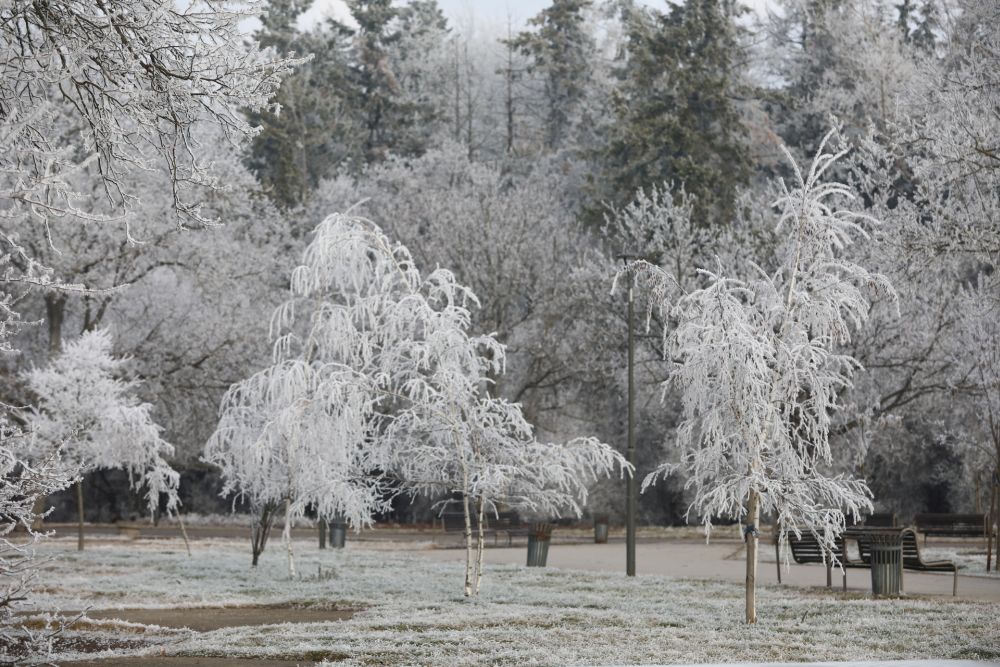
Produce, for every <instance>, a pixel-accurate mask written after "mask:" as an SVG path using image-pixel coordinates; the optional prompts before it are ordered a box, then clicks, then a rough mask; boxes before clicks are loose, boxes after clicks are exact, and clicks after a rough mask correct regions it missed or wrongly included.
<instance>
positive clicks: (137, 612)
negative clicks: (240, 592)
mask: <svg viewBox="0 0 1000 667" xmlns="http://www.w3.org/2000/svg"><path fill="white" fill-rule="evenodd" d="M354 613H355V612H354V610H350V609H315V608H301V609H298V608H294V607H198V608H191V609H102V610H99V611H89V612H87V618H90V619H93V620H95V621H97V620H108V619H118V620H122V621H128V622H129V623H141V624H143V625H159V626H162V627H165V628H189V629H191V630H194V631H196V632H210V631H212V630H219V629H220V628H235V627H241V626H246V625H276V624H278V623H327V622H330V621H343V620H346V619H349V618H351V617H352V616H353V615H354Z"/></svg>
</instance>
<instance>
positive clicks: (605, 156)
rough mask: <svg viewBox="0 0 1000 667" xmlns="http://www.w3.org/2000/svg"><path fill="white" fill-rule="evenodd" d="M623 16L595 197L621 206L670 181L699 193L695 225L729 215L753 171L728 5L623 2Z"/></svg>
mask: <svg viewBox="0 0 1000 667" xmlns="http://www.w3.org/2000/svg"><path fill="white" fill-rule="evenodd" d="M623 13H624V21H625V24H626V44H625V50H626V54H625V59H624V64H623V65H622V67H621V68H620V72H619V76H620V78H621V83H620V84H619V86H618V88H617V90H616V91H615V94H614V99H613V107H614V113H615V116H616V122H615V123H614V124H613V125H612V126H611V127H610V128H609V130H608V133H609V136H608V139H607V141H606V144H605V146H604V147H603V148H602V149H601V151H600V155H599V156H598V157H599V160H600V162H602V163H603V169H602V175H601V178H600V181H599V183H598V184H597V187H596V188H595V190H596V192H595V194H596V195H597V196H598V197H599V198H600V199H601V200H602V201H603V202H608V203H611V204H613V205H616V206H620V205H623V204H625V203H626V202H628V201H629V200H630V199H631V198H632V197H633V196H634V194H635V192H636V191H637V190H641V189H645V188H649V187H651V186H653V185H658V184H662V183H673V184H675V185H676V186H681V185H683V186H684V188H685V189H686V191H687V193H688V195H690V196H692V197H693V198H694V202H695V204H694V206H695V208H694V220H695V222H696V224H698V225H706V224H712V223H718V222H722V221H726V220H728V219H730V218H731V217H732V214H733V210H734V206H735V199H736V194H737V189H738V188H739V187H740V186H741V185H743V184H744V183H746V181H747V179H748V176H749V173H750V156H749V151H748V148H747V146H746V143H745V141H744V135H745V134H746V130H745V128H744V126H743V123H742V121H741V118H740V115H739V113H738V110H737V108H736V105H735V103H734V102H733V98H734V93H735V90H736V88H737V85H738V82H737V79H738V76H739V73H738V71H737V67H738V66H739V61H738V59H737V54H738V53H739V44H738V41H737V34H736V28H735V26H734V23H733V14H734V10H733V8H732V7H731V4H730V3H729V2H725V1H724V0H689V1H688V2H687V3H685V4H683V5H677V6H673V7H671V8H670V10H669V11H668V12H666V13H663V12H659V11H656V10H653V9H646V8H638V7H635V6H634V5H631V4H626V5H624V6H623ZM602 211H603V207H602V208H598V209H597V210H595V211H594V213H595V214H597V215H596V217H599V216H600V213H601V212H602Z"/></svg>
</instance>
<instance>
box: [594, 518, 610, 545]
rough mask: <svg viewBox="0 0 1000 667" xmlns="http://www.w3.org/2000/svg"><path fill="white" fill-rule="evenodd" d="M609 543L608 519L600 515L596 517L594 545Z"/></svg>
mask: <svg viewBox="0 0 1000 667" xmlns="http://www.w3.org/2000/svg"><path fill="white" fill-rule="evenodd" d="M607 543H608V517H607V515H606V514H600V515H598V516H595V517H594V544H607Z"/></svg>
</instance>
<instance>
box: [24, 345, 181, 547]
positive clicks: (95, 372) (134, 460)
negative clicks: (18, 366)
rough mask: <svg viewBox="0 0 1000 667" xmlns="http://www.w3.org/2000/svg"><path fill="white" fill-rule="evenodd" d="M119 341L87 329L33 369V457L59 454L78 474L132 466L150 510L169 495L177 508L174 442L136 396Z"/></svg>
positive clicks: (29, 417)
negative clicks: (171, 460) (117, 351)
mask: <svg viewBox="0 0 1000 667" xmlns="http://www.w3.org/2000/svg"><path fill="white" fill-rule="evenodd" d="M112 345H113V341H112V338H111V334H110V333H109V332H108V331H106V330H102V329H98V330H95V331H91V332H88V333H85V334H84V335H82V336H80V337H79V338H78V339H76V340H74V341H72V342H71V343H69V344H67V345H66V347H65V349H64V350H63V352H62V353H61V354H60V355H59V356H57V357H56V358H55V359H53V360H52V362H51V363H50V364H48V365H47V366H45V367H42V368H36V369H33V370H31V371H29V372H28V373H27V374H26V377H25V380H26V383H27V385H28V387H29V388H30V390H31V391H32V393H33V394H34V395H35V397H36V398H37V402H36V404H35V405H36V407H35V408H34V409H33V410H31V411H30V412H28V413H27V414H26V415H25V418H26V421H27V423H28V426H29V428H30V439H29V440H28V442H27V443H26V447H25V458H26V460H28V461H31V462H35V463H36V464H38V463H40V462H43V461H47V460H50V459H51V458H52V457H53V456H55V455H56V453H58V454H59V455H60V457H61V460H62V463H63V465H65V466H66V467H67V469H68V470H71V471H73V473H72V474H73V475H76V474H77V471H79V473H86V472H90V471H93V470H100V469H104V470H108V469H119V470H125V471H126V472H128V474H129V479H130V481H131V483H132V487H133V489H135V490H137V491H138V490H140V489H143V488H144V489H145V497H146V503H147V506H148V508H149V512H150V514H152V513H154V512H155V511H157V509H158V508H159V506H160V501H161V497H165V500H166V509H167V511H168V512H172V511H174V510H175V509H176V507H177V503H178V499H177V486H178V483H179V481H180V478H179V475H178V474H177V472H175V471H174V470H173V469H172V468H171V467H170V466H169V465H168V464H167V461H166V457H169V456H171V455H172V454H173V446H171V445H170V444H169V443H167V442H166V441H164V440H163V439H162V438H161V437H160V427H159V426H158V425H157V424H156V423H155V422H154V421H153V419H152V416H151V414H150V413H151V408H152V406H151V405H149V404H148V403H142V402H140V401H139V400H138V399H137V398H136V397H135V395H134V391H135V389H136V387H137V383H136V381H134V380H127V379H124V378H123V372H124V368H123V367H124V365H125V364H126V363H127V360H126V359H120V358H116V357H115V356H114V355H113V354H112ZM76 484H77V503H78V511H79V515H80V526H79V530H80V532H79V543H78V547H79V548H80V549H83V493H82V487H81V482H80V480H79V479H77V483H76Z"/></svg>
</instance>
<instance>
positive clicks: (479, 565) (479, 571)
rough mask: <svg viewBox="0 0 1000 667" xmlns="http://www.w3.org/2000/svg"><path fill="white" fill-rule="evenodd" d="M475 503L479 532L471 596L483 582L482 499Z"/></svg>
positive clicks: (477, 592)
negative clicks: (473, 587)
mask: <svg viewBox="0 0 1000 667" xmlns="http://www.w3.org/2000/svg"><path fill="white" fill-rule="evenodd" d="M476 503H477V505H478V509H479V511H478V514H479V532H478V535H477V536H476V574H475V580H476V586H475V589H474V591H475V592H474V593H473V595H479V583H480V582H481V581H482V580H483V548H484V546H485V545H484V544H483V542H484V539H483V499H482V498H479V500H477V501H476Z"/></svg>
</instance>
